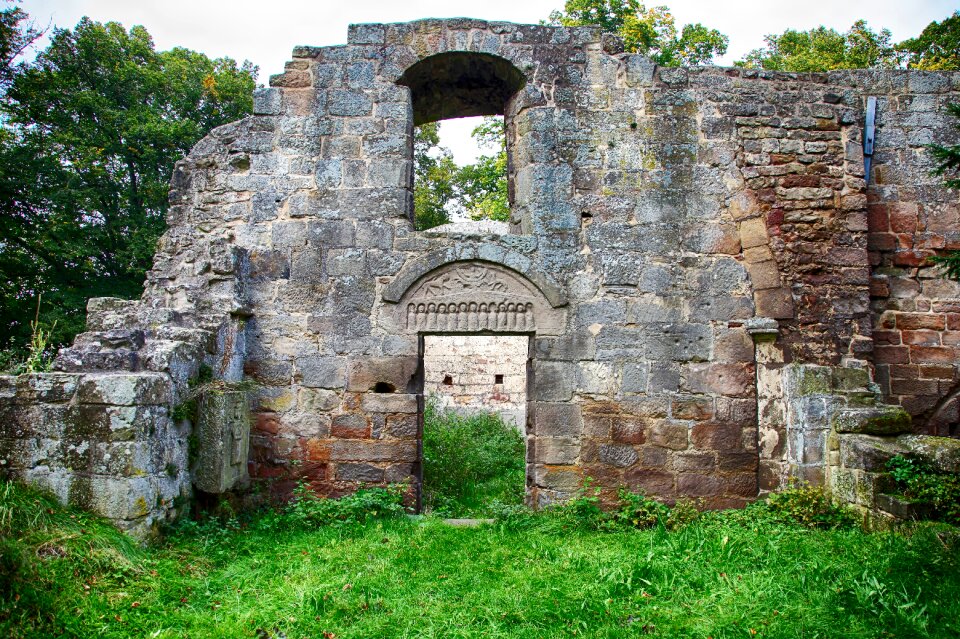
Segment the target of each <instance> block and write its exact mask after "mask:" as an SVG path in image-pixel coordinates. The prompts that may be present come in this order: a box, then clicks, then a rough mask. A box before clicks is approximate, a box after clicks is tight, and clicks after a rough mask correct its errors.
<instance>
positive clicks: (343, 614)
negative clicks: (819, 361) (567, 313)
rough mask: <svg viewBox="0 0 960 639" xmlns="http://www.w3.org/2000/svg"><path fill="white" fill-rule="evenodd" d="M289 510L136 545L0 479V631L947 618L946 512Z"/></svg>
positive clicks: (363, 631) (204, 631) (502, 632)
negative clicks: (332, 516) (886, 526)
mask: <svg viewBox="0 0 960 639" xmlns="http://www.w3.org/2000/svg"><path fill="white" fill-rule="evenodd" d="M365 499H368V500H369V499H370V498H369V497H368V498H365ZM310 512H313V511H310ZM289 519H290V515H289V514H287V515H269V516H265V517H263V516H262V517H260V518H258V519H254V520H252V521H251V522H250V525H249V526H246V527H244V526H241V525H239V524H238V523H237V522H235V521H232V522H230V523H229V525H227V526H223V525H214V524H209V523H208V524H205V525H190V526H187V527H185V528H184V530H185V531H186V532H183V531H182V532H180V533H178V534H175V535H173V536H171V537H169V538H168V540H167V541H166V542H164V543H163V544H162V545H158V546H153V547H149V548H141V547H138V546H137V545H135V544H133V543H131V542H130V540H129V539H127V538H126V537H125V536H124V535H122V534H120V533H118V532H117V531H115V530H113V529H112V528H110V527H109V526H107V525H106V524H104V523H103V522H102V521H100V520H98V519H96V518H95V517H93V516H91V515H88V514H85V513H81V512H78V511H74V510H69V509H61V508H59V507H57V506H56V505H55V504H54V502H53V501H52V500H51V499H49V498H48V497H45V496H43V495H41V494H38V493H36V492H33V491H30V490H27V489H24V488H22V487H18V486H13V485H11V484H0V535H2V541H0V544H2V545H0V549H2V553H0V636H3V637H44V638H46V637H160V638H172V637H191V638H195V637H200V638H202V637H231V638H232V637H259V638H263V637H276V638H279V637H286V638H288V639H294V638H298V637H311V638H313V637H330V636H336V637H342V638H347V637H356V638H361V637H363V638H369V637H484V638H487V637H518V638H521V637H522V638H527V637H633V636H638V637H648V636H652V637H695V638H698V639H705V638H706V637H713V638H714V639H720V638H738V637H745V638H750V637H805V638H813V637H844V638H861V637H877V638H880V637H904V638H916V637H944V638H947V637H950V638H953V637H956V636H958V635H960V570H958V567H960V566H958V559H960V556H958V551H957V549H956V547H955V546H954V545H953V543H954V542H952V541H951V539H952V538H951V537H950V536H949V535H946V534H944V533H943V531H945V530H949V529H946V528H939V529H938V528H931V527H919V528H916V529H914V530H913V532H912V534H909V535H905V534H896V533H873V534H866V533H863V532H861V531H859V530H857V529H850V528H840V529H833V530H811V529H808V528H804V527H802V526H798V525H789V524H784V523H778V522H777V521H775V517H772V516H770V512H769V511H768V510H767V509H766V508H764V507H759V508H754V509H751V510H749V511H746V512H744V511H731V512H727V513H720V514H707V515H704V516H703V517H701V518H700V519H698V520H697V521H695V522H694V523H691V524H689V525H687V526H685V527H683V528H681V529H680V530H677V531H672V532H671V531H668V530H667V529H666V528H664V527H663V526H655V527H653V528H649V529H646V530H635V531H626V532H612V533H611V532H597V531H594V530H591V529H589V528H588V527H584V526H581V525H578V524H577V518H576V517H575V516H571V513H570V512H565V513H554V514H547V515H539V516H530V515H523V514H518V513H516V512H515V513H514V515H513V516H512V517H508V518H507V519H506V520H505V521H504V523H503V524H498V525H489V526H484V527H481V528H476V529H463V528H451V527H449V526H446V525H444V524H443V523H442V522H440V521H439V520H437V519H432V518H427V519H424V520H419V521H417V520H410V519H406V518H404V517H399V518H398V517H393V518H390V519H385V520H376V519H369V520H366V523H352V524H351V523H340V524H337V523H336V521H339V520H331V521H334V522H335V523H334V524H333V525H326V526H322V527H319V528H313V529H309V528H305V527H303V524H298V525H287V524H289V523H290V521H289ZM344 521H346V520H344ZM938 531H940V533H941V534H940V536H938V534H937V532H938ZM324 633H328V634H324ZM754 633H755V634H754Z"/></svg>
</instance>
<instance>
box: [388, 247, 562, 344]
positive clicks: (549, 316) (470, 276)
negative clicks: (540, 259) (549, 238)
mask: <svg viewBox="0 0 960 639" xmlns="http://www.w3.org/2000/svg"><path fill="white" fill-rule="evenodd" d="M563 316H564V313H563V311H562V310H558V309H555V308H554V307H553V306H551V304H550V303H549V301H548V300H547V298H546V297H545V296H544V294H543V293H542V292H541V291H540V290H539V289H538V288H537V287H536V286H535V285H534V284H533V283H531V282H530V281H528V280H527V279H526V278H525V277H523V276H522V275H520V274H519V273H516V272H515V271H511V270H510V269H508V268H505V267H504V266H501V265H499V264H493V263H490V262H481V261H469V262H452V263H448V264H444V265H442V266H440V267H438V268H435V269H434V270H432V271H430V272H428V273H427V274H426V275H425V276H423V277H421V278H419V279H418V280H417V281H416V282H415V283H414V285H413V286H411V287H409V288H408V289H407V290H406V291H405V292H404V293H403V295H402V296H401V298H400V299H399V300H398V303H397V305H396V308H395V310H394V321H395V323H396V325H397V326H398V327H399V328H400V329H401V330H405V331H408V332H424V331H426V332H451V333H462V332H471V333H473V332H495V333H497V332H499V333H503V332H507V333H517V332H520V333H532V332H537V333H541V334H549V335H553V334H557V333H559V331H560V330H562V328H563Z"/></svg>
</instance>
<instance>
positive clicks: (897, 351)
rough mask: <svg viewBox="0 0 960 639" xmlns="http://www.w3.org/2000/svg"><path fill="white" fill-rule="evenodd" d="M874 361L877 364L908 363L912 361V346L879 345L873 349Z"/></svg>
mask: <svg viewBox="0 0 960 639" xmlns="http://www.w3.org/2000/svg"><path fill="white" fill-rule="evenodd" d="M873 361H874V362H875V363H877V364H906V363H908V362H909V361H910V347H909V346H877V347H876V348H875V349H874V350H873Z"/></svg>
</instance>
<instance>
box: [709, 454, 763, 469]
mask: <svg viewBox="0 0 960 639" xmlns="http://www.w3.org/2000/svg"><path fill="white" fill-rule="evenodd" d="M759 461H760V458H759V457H758V456H757V454H756V453H753V452H751V453H744V452H731V453H717V462H718V464H719V465H720V470H725V471H729V470H745V471H746V470H748V471H752V472H756V470H757V465H758V464H759Z"/></svg>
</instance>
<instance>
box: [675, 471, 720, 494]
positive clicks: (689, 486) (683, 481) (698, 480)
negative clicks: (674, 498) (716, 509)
mask: <svg viewBox="0 0 960 639" xmlns="http://www.w3.org/2000/svg"><path fill="white" fill-rule="evenodd" d="M723 488H724V486H723V480H721V479H720V478H719V477H716V476H714V475H698V474H692V473H690V474H688V473H684V474H682V475H679V476H678V477H677V492H679V493H680V494H681V495H690V496H692V497H712V496H717V495H722V494H724V490H723Z"/></svg>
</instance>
